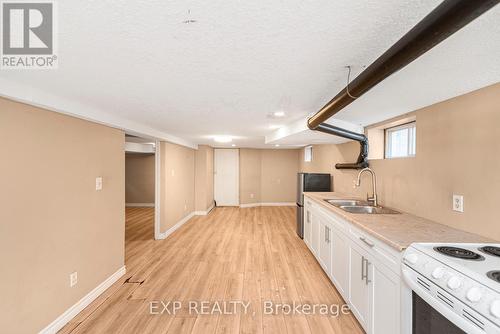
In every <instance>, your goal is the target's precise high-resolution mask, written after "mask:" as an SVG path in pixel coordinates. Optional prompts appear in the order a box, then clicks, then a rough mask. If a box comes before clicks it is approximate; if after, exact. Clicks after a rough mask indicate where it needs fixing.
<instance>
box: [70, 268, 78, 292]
mask: <svg viewBox="0 0 500 334" xmlns="http://www.w3.org/2000/svg"><path fill="white" fill-rule="evenodd" d="M76 283H78V273H77V272H76V271H75V272H74V273H71V274H69V286H70V287H71V288H72V287H74V286H75V285H76Z"/></svg>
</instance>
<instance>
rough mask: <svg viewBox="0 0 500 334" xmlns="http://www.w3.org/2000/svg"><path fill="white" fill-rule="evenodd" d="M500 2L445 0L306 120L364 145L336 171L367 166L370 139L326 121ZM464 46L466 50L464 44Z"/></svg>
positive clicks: (312, 126)
mask: <svg viewBox="0 0 500 334" xmlns="http://www.w3.org/2000/svg"><path fill="white" fill-rule="evenodd" d="M499 2H500V0H445V1H443V2H442V3H441V4H440V5H439V6H437V7H436V8H435V9H434V10H433V11H432V12H430V13H429V14H428V15H427V16H426V17H424V18H423V20H422V21H420V22H419V23H418V24H417V25H416V26H415V27H413V28H412V29H411V30H410V31H409V32H408V33H406V35H404V36H403V37H402V38H401V39H400V40H399V41H397V42H396V44H394V45H393V46H391V47H390V48H389V49H388V50H387V51H386V52H385V53H384V54H382V55H381V56H380V57H379V58H378V59H377V60H375V62H373V63H372V64H371V65H370V66H368V67H367V68H366V69H365V70H364V71H363V72H361V74H360V75H358V77H357V78H356V79H354V80H353V81H352V82H351V83H349V84H348V86H347V87H345V88H344V89H343V90H341V91H340V92H339V93H338V94H337V95H336V96H335V97H334V98H333V99H332V100H331V101H330V102H328V103H327V104H326V105H325V106H324V107H323V108H321V110H320V111H318V112H317V113H316V114H314V115H313V116H312V117H311V118H309V120H308V121H307V125H308V127H309V128H310V129H311V130H316V131H321V132H325V133H328V134H332V135H335V136H339V137H343V138H347V139H351V140H355V141H358V142H359V143H360V145H361V149H360V154H359V157H358V160H357V161H356V163H349V164H336V165H335V167H336V168H337V169H361V168H365V167H367V166H368V139H367V137H366V136H365V135H363V134H359V133H356V132H352V131H349V130H345V129H341V128H339V127H336V126H333V125H330V124H327V123H325V121H326V120H327V119H329V118H330V117H332V116H333V115H335V114H336V113H338V112H339V111H340V110H342V109H343V108H345V107H346V106H348V105H349V104H351V103H352V102H353V101H354V100H355V99H357V98H359V97H360V96H362V95H363V94H364V93H366V92H368V91H369V90H370V89H371V88H373V87H374V86H376V85H377V84H378V83H380V82H381V81H382V80H384V79H385V78H387V77H388V76H390V75H391V74H393V73H395V72H397V71H399V70H400V69H402V68H403V67H405V66H406V65H408V64H409V63H411V62H412V61H414V60H415V59H417V58H418V57H420V56H421V55H422V54H424V53H425V52H427V51H429V50H430V49H432V48H433V47H434V46H436V45H437V44H439V43H441V42H442V41H443V40H445V39H446V38H448V37H449V36H451V35H452V34H454V33H455V32H457V31H458V30H460V29H461V28H463V27H464V26H466V25H467V24H468V23H470V22H472V21H473V20H474V19H476V18H477V17H479V16H481V15H482V14H483V13H485V12H486V11H487V10H489V9H491V8H492V7H494V6H495V5H497V4H498V3H499ZM464 47H467V46H466V45H464Z"/></svg>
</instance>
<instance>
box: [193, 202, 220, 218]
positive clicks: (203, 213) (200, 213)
mask: <svg viewBox="0 0 500 334" xmlns="http://www.w3.org/2000/svg"><path fill="white" fill-rule="evenodd" d="M214 207H215V203H212V205H211V206H210V207H209V208H208V209H207V210H206V211H195V212H194V214H195V215H196V216H206V215H208V214H209V213H210V211H212V210H213V208H214Z"/></svg>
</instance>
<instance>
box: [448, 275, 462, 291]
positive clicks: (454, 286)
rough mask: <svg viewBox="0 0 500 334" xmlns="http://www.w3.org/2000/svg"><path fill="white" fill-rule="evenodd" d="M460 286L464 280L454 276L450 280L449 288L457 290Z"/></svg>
mask: <svg viewBox="0 0 500 334" xmlns="http://www.w3.org/2000/svg"><path fill="white" fill-rule="evenodd" d="M460 286H462V280H461V279H460V278H458V277H457V276H452V277H451V278H450V279H449V280H448V288H450V289H451V290H456V289H458V288H460Z"/></svg>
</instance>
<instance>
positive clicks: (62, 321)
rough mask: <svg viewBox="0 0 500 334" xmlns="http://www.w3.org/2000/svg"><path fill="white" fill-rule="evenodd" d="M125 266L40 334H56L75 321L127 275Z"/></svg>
mask: <svg viewBox="0 0 500 334" xmlns="http://www.w3.org/2000/svg"><path fill="white" fill-rule="evenodd" d="M126 271H127V270H126V268H125V266H123V267H121V268H120V269H118V270H117V271H116V272H115V273H114V274H112V275H111V276H109V277H108V278H107V279H106V280H105V281H104V282H102V283H101V284H99V285H98V286H97V287H96V288H95V289H94V290H92V291H90V292H89V293H88V294H87V295H85V297H83V298H82V299H80V300H79V301H78V302H77V303H76V304H74V305H73V306H71V307H70V308H69V309H67V310H66V311H65V312H64V313H63V314H61V315H60V316H59V317H58V318H57V319H56V320H54V321H53V322H52V323H51V324H50V325H48V326H47V327H45V328H44V329H42V330H41V331H40V332H39V334H55V333H57V331H59V330H60V329H61V328H63V327H64V326H65V325H66V324H67V323H68V322H70V320H71V319H73V318H74V317H75V316H76V315H77V314H78V313H80V312H81V311H82V310H83V309H84V308H86V307H87V306H88V305H89V304H90V303H92V302H93V301H94V300H95V299H96V298H97V297H99V296H100V295H101V294H102V293H103V292H104V291H105V290H106V289H107V288H109V287H110V286H111V285H113V284H114V283H115V282H116V281H118V279H120V277H122V276H123V275H125V272H126Z"/></svg>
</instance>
